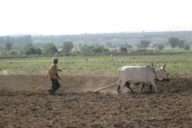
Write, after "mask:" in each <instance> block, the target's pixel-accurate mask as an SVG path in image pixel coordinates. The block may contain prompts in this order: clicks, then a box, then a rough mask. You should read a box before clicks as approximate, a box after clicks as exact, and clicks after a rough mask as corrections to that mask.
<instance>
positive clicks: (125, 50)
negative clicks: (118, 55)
mask: <svg viewBox="0 0 192 128" xmlns="http://www.w3.org/2000/svg"><path fill="white" fill-rule="evenodd" d="M120 51H121V52H122V53H127V52H128V50H127V48H125V47H121V48H120Z"/></svg>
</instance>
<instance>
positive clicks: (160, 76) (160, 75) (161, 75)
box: [156, 64, 169, 81]
mask: <svg viewBox="0 0 192 128" xmlns="http://www.w3.org/2000/svg"><path fill="white" fill-rule="evenodd" d="M165 67H166V64H165V65H163V66H162V67H160V68H159V70H157V71H156V75H157V80H160V81H169V78H168V73H167V71H166V69H165Z"/></svg>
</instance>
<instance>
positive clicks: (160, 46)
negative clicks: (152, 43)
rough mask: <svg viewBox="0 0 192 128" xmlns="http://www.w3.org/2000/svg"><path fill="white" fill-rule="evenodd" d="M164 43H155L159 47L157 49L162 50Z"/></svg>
mask: <svg viewBox="0 0 192 128" xmlns="http://www.w3.org/2000/svg"><path fill="white" fill-rule="evenodd" d="M164 47H165V46H164V45H163V44H157V48H158V49H159V50H163V49H164Z"/></svg>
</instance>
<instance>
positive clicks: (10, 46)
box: [5, 42, 13, 51]
mask: <svg viewBox="0 0 192 128" xmlns="http://www.w3.org/2000/svg"><path fill="white" fill-rule="evenodd" d="M12 45H13V44H12V43H11V42H7V43H5V48H6V50H7V51H10V50H11V49H12Z"/></svg>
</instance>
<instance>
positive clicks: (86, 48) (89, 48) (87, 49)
mask: <svg viewBox="0 0 192 128" xmlns="http://www.w3.org/2000/svg"><path fill="white" fill-rule="evenodd" d="M93 49H94V47H93V46H88V45H83V46H81V48H80V52H81V53H82V54H83V55H93V54H94V52H93Z"/></svg>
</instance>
